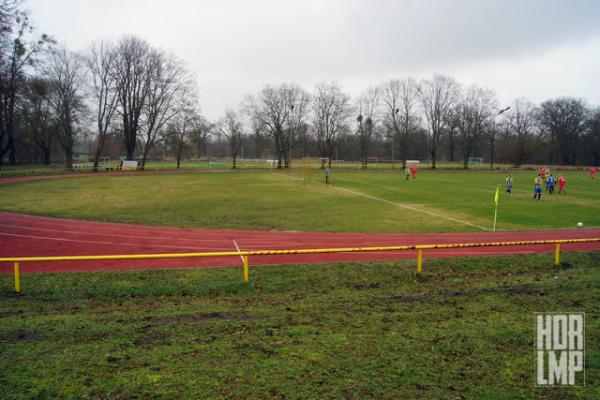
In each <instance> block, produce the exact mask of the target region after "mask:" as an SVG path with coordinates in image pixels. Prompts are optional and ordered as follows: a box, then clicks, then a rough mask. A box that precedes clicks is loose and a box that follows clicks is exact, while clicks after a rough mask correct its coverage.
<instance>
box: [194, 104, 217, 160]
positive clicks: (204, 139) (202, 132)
mask: <svg viewBox="0 0 600 400" xmlns="http://www.w3.org/2000/svg"><path fill="white" fill-rule="evenodd" d="M214 130H215V124H214V123H212V122H210V121H209V120H208V119H206V118H205V117H204V116H202V115H200V114H197V115H195V116H194V118H193V119H192V132H191V140H192V142H193V143H194V144H195V146H196V158H200V157H202V156H205V155H206V154H207V152H206V150H207V147H208V142H209V140H210V136H211V135H212V134H213V132H214Z"/></svg>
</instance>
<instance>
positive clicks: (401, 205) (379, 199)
mask: <svg viewBox="0 0 600 400" xmlns="http://www.w3.org/2000/svg"><path fill="white" fill-rule="evenodd" d="M292 178H294V179H302V178H296V177H292ZM338 179H342V180H346V181H349V182H352V181H350V180H348V179H343V178H338ZM330 187H332V188H334V189H337V190H343V191H345V192H348V193H352V194H355V195H357V196H362V197H365V198H367V199H371V200H377V201H381V202H382V203H387V204H391V205H394V206H396V207H402V208H405V209H407V210H411V211H417V212H420V213H424V214H427V215H431V216H433V217H440V218H443V219H446V220H448V221H452V222H457V223H459V224H463V225H469V226H472V227H474V228H477V229H481V230H482V231H490V230H491V229H489V228H486V227H484V226H481V225H477V224H473V223H471V222H467V221H463V220H461V219H457V218H452V217H449V216H447V215H444V214H439V213H435V212H433V211H428V210H423V209H420V208H417V207H414V206H409V205H407V204H402V203H396V202H394V201H390V200H386V199H382V198H379V197H375V196H371V195H368V194H364V193H361V192H357V191H354V190H350V189H347V188H344V187H341V186H333V185H330Z"/></svg>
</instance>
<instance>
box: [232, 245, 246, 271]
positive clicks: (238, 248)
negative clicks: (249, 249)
mask: <svg viewBox="0 0 600 400" xmlns="http://www.w3.org/2000/svg"><path fill="white" fill-rule="evenodd" d="M233 245H234V246H235V248H236V249H237V251H241V250H240V246H238V244H237V242H236V241H235V240H234V241H233ZM240 258H241V259H242V265H243V264H244V257H243V256H240Z"/></svg>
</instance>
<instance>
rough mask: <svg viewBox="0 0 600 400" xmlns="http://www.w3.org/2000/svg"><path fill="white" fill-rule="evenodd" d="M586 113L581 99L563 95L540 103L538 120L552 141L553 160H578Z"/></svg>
mask: <svg viewBox="0 0 600 400" xmlns="http://www.w3.org/2000/svg"><path fill="white" fill-rule="evenodd" d="M586 114H587V109H586V106H585V104H584V103H583V101H582V100H580V99H574V98H569V97H563V98H559V99H554V100H548V101H545V102H543V103H542V104H541V105H540V110H539V113H538V121H539V123H540V124H541V126H542V128H543V132H544V133H545V134H546V136H547V137H548V139H549V140H550V142H551V146H552V150H553V151H552V154H551V162H562V163H564V164H575V163H576V162H577V153H578V151H577V150H578V146H579V144H580V142H579V140H580V138H581V135H582V134H583V132H584V130H585V122H586ZM555 155H556V156H555Z"/></svg>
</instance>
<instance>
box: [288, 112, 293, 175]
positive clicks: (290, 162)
mask: <svg viewBox="0 0 600 400" xmlns="http://www.w3.org/2000/svg"><path fill="white" fill-rule="evenodd" d="M293 112H294V105H293V104H291V105H290V124H289V130H290V134H289V137H290V140H289V146H290V148H289V152H288V172H289V173H290V174H291V173H292V126H293V124H292V123H291V119H292V117H293V115H292V113H293Z"/></svg>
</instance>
